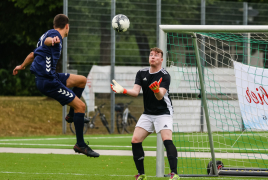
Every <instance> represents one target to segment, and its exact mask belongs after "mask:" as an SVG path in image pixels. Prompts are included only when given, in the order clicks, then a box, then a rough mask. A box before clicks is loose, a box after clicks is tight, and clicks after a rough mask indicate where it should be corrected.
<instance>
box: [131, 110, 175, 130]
mask: <svg viewBox="0 0 268 180" xmlns="http://www.w3.org/2000/svg"><path fill="white" fill-rule="evenodd" d="M136 127H141V128H143V129H145V130H146V131H148V132H151V133H152V132H154V130H155V132H156V133H159V132H160V131H161V130H162V129H170V130H171V131H173V117H172V115H147V114H142V115H141V117H140V119H139V121H138V122H137V124H136Z"/></svg>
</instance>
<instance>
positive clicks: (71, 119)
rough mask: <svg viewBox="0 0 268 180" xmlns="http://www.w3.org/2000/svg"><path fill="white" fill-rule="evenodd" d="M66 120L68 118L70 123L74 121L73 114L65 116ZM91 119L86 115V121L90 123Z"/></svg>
mask: <svg viewBox="0 0 268 180" xmlns="http://www.w3.org/2000/svg"><path fill="white" fill-rule="evenodd" d="M65 120H66V121H67V122H68V123H72V122H74V119H73V116H70V115H69V114H68V115H67V116H66V117H65ZM89 121H90V119H89V118H87V117H84V123H88V122H89Z"/></svg>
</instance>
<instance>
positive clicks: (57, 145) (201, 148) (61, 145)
mask: <svg viewBox="0 0 268 180" xmlns="http://www.w3.org/2000/svg"><path fill="white" fill-rule="evenodd" d="M0 145H14V146H54V147H73V146H74V145H70V144H28V143H0ZM90 147H107V148H109V147H113V148H115V147H117V148H132V146H114V145H90ZM143 148H148V149H156V146H143ZM176 148H177V149H199V150H210V148H209V147H182V146H180V147H176ZM214 149H216V150H247V151H250V150H252V151H258V150H266V148H259V149H247V148H214Z"/></svg>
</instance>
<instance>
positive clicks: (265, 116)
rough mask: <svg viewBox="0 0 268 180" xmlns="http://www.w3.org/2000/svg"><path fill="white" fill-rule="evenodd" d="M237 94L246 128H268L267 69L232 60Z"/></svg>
mask: <svg viewBox="0 0 268 180" xmlns="http://www.w3.org/2000/svg"><path fill="white" fill-rule="evenodd" d="M234 71H235V77H236V86H237V95H238V100H239V105H240V110H241V114H242V118H243V121H244V125H245V128H246V129H258V130H266V131H267V130H268V69H263V68H256V67H252V66H248V65H244V64H241V63H238V62H234Z"/></svg>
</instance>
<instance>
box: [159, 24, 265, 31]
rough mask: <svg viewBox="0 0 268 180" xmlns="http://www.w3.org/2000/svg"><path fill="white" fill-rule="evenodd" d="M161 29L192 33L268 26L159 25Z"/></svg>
mask: <svg viewBox="0 0 268 180" xmlns="http://www.w3.org/2000/svg"><path fill="white" fill-rule="evenodd" d="M159 30H162V31H164V32H165V33H168V32H173V33H174V32H176V33H178V32H180V33H192V32H234V33H235V32H242V33H243V32H244V33H245V32H248V33H249V32H268V26H264V25H258V26H256V25H248V26H236V25H234V26H232V25H217V26H215V25H159Z"/></svg>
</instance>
